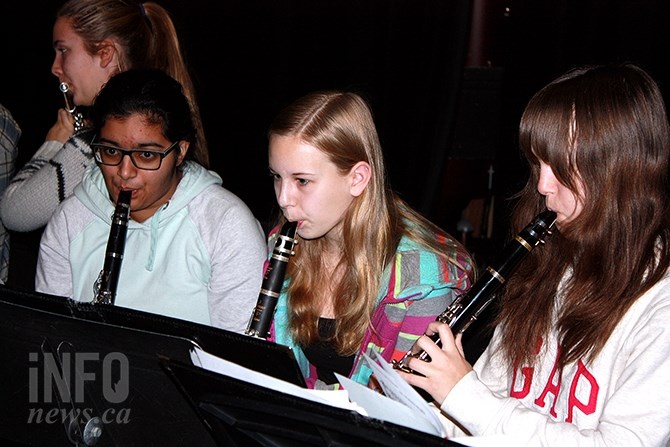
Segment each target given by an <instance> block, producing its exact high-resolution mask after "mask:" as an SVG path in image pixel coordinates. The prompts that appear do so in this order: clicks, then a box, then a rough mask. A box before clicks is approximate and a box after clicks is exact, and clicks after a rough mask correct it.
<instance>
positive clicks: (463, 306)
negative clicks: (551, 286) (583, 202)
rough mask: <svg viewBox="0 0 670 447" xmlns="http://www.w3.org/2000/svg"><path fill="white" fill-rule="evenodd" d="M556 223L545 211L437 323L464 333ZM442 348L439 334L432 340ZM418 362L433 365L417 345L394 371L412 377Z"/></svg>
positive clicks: (550, 214) (542, 241) (550, 213)
mask: <svg viewBox="0 0 670 447" xmlns="http://www.w3.org/2000/svg"><path fill="white" fill-rule="evenodd" d="M555 223H556V213H555V212H553V211H549V210H546V211H543V212H542V213H540V214H538V215H537V216H536V217H535V219H533V221H532V222H531V223H530V224H528V225H527V226H526V227H525V228H524V229H523V230H521V232H520V233H519V234H517V235H516V237H515V238H514V239H513V240H512V241H511V242H510V243H509V244H507V245H506V246H505V248H504V249H503V251H502V253H501V254H500V257H499V258H498V260H497V261H494V262H493V263H492V264H491V265H489V266H488V267H487V268H486V270H485V271H484V273H483V275H482V276H481V277H480V278H479V279H478V280H477V281H476V282H475V283H474V284H473V285H472V287H471V288H470V290H468V292H467V293H465V294H464V295H461V296H459V297H458V298H457V299H456V300H455V301H454V302H453V303H452V304H451V305H450V306H449V307H447V309H446V310H445V311H444V312H442V313H441V314H440V315H438V317H437V321H440V322H442V323H445V324H448V325H449V327H450V328H451V331H452V333H453V334H454V335H456V334H459V333H463V332H465V330H466V329H467V328H468V327H469V326H470V324H472V323H473V322H474V321H475V320H477V317H479V315H480V314H481V313H482V312H483V311H484V309H486V307H488V305H489V304H491V302H492V301H493V300H494V298H495V295H494V293H495V292H496V291H497V290H498V288H500V286H501V285H502V284H503V283H504V282H505V281H506V278H508V277H509V275H511V274H512V273H513V272H514V271H515V270H516V268H517V267H518V265H519V263H520V262H521V261H522V260H523V259H524V258H525V257H526V256H527V255H528V254H529V253H530V252H531V251H532V250H533V249H534V248H535V247H537V246H538V245H539V244H541V243H544V237H545V235H549V234H551V229H552V227H553V226H554V224H555ZM429 337H430V339H431V340H433V341H434V342H435V344H437V345H438V346H441V343H440V339H439V335H438V334H437V333H435V334H433V335H430V336H429ZM411 358H418V359H420V360H423V361H430V357H429V356H428V354H426V352H425V351H423V350H422V349H420V348H419V347H418V346H417V345H416V344H415V345H414V346H413V347H412V348H411V349H410V350H409V351H407V353H406V354H405V355H404V356H403V358H402V359H400V360H399V361H395V360H394V361H393V367H394V368H396V369H400V370H402V371H405V372H409V373H415V374H418V373H416V372H415V371H413V370H412V369H411V368H410V367H409V360H410V359H411Z"/></svg>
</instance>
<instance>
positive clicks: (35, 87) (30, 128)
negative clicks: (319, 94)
mask: <svg viewBox="0 0 670 447" xmlns="http://www.w3.org/2000/svg"><path fill="white" fill-rule="evenodd" d="M158 2H159V3H161V4H163V5H164V6H166V7H167V9H168V10H170V11H171V12H172V14H173V16H174V20H175V22H176V25H177V28H178V31H179V33H180V35H181V39H182V42H183V45H184V49H185V54H186V57H187V60H188V61H189V63H190V66H191V68H192V72H193V75H194V77H195V82H196V89H197V91H198V95H199V101H200V105H201V109H202V114H203V119H204V124H205V129H206V133H207V137H208V140H209V144H210V149H211V160H212V169H214V170H215V171H217V172H218V173H219V174H220V175H221V176H222V177H223V181H224V186H225V187H226V188H228V189H230V190H231V191H233V192H234V193H236V194H237V195H239V196H240V197H241V198H242V199H243V200H245V201H246V202H247V204H248V205H249V207H250V208H251V209H252V211H253V212H254V213H255V215H256V216H257V217H258V219H259V220H260V221H261V222H262V223H264V224H266V223H267V222H268V221H269V219H270V218H271V216H272V215H273V213H274V211H275V209H274V203H275V202H274V194H273V191H272V186H271V183H270V179H269V176H268V175H267V159H266V150H267V147H266V145H267V142H266V139H265V130H266V128H267V126H268V124H269V122H270V120H271V118H272V117H273V116H274V114H275V113H276V112H277V111H278V110H279V109H280V108H281V107H282V106H283V105H285V104H286V103H288V102H290V101H291V100H293V99H295V98H296V97H298V96H300V95H302V94H304V93H307V92H309V91H312V90H316V89H325V88H344V89H350V90H354V91H357V92H359V93H361V94H362V95H363V96H364V97H366V98H367V99H368V100H369V102H370V104H371V106H372V108H373V110H374V114H375V119H376V122H377V125H378V129H379V133H380V137H381V140H382V144H383V147H384V149H385V153H386V157H387V163H388V166H389V174H390V179H391V182H392V185H393V186H394V188H395V189H396V190H397V191H398V192H399V193H400V194H401V195H402V196H403V197H404V198H406V199H407V200H408V201H409V202H410V203H411V204H412V205H414V206H415V207H416V208H418V209H419V210H421V211H422V212H424V213H425V214H426V215H427V216H428V217H430V218H432V219H433V220H435V222H436V223H438V224H439V225H441V226H443V227H444V228H446V229H447V230H449V231H451V232H452V233H457V232H458V230H457V227H456V225H457V222H458V220H459V218H460V217H461V213H462V211H463V210H464V209H465V208H468V207H469V205H470V204H471V203H472V201H473V200H479V199H482V198H484V199H485V198H486V197H488V195H489V190H488V186H489V177H488V174H487V171H488V170H489V169H492V171H493V172H494V174H493V181H492V183H491V186H492V191H491V192H492V193H493V194H494V195H495V197H496V201H495V204H496V207H495V213H494V219H493V225H492V226H493V231H492V234H491V239H490V240H487V241H486V244H485V246H484V248H482V246H481V245H471V247H472V248H473V250H480V249H481V250H482V251H485V250H491V249H492V248H493V249H495V247H497V246H498V245H499V244H501V243H502V240H504V238H505V237H506V236H507V228H506V217H507V216H506V201H505V199H506V197H508V196H509V195H510V194H511V193H512V192H513V191H516V190H517V189H518V188H519V187H520V186H521V185H522V184H523V182H524V176H525V172H524V168H523V166H522V165H521V163H520V159H519V157H518V153H517V149H516V140H515V133H516V126H517V124H518V119H519V116H520V113H521V111H522V109H523V106H524V105H525V103H526V102H527V100H528V99H529V98H530V96H531V95H532V93H534V92H535V91H536V90H537V89H539V88H540V87H541V86H542V85H544V84H545V83H547V82H548V81H550V80H551V79H552V78H554V77H556V76H557V75H559V74H560V73H562V72H563V71H565V70H567V69H568V68H570V67H573V66H575V65H580V64H583V63H599V62H613V61H633V62H637V63H639V64H640V65H642V66H643V67H644V68H646V69H647V70H648V71H649V72H650V73H651V74H652V75H653V76H654V77H655V78H656V79H657V80H658V81H659V82H660V84H661V87H662V88H663V89H664V92H665V93H666V97H667V94H668V92H670V86H669V85H668V84H669V83H670V71H669V70H668V66H667V63H666V59H667V58H668V56H669V55H670V51H669V50H670V48H669V47H670V35H669V34H670V31H669V28H670V27H668V23H670V22H669V21H668V19H669V18H670V14H669V13H668V6H666V3H667V1H662V0H657V1H653V0H608V1H605V0H551V1H549V0H507V1H499V0H232V1H224V0H190V1H184V0H158ZM61 3H62V2H61V1H57V0H51V1H50V0H38V1H34V2H19V1H14V2H11V3H10V2H5V3H4V4H3V11H2V12H0V33H1V34H0V39H1V41H2V42H3V45H4V51H3V68H2V70H1V74H0V76H1V80H2V85H3V88H2V89H1V90H0V102H2V103H3V104H5V105H6V106H7V107H9V108H10V110H11V111H12V112H13V113H14V115H15V118H16V119H17V121H18V122H19V124H20V125H21V127H22V129H23V137H22V140H21V142H20V147H21V155H20V159H19V161H18V163H17V166H18V167H20V166H21V165H22V164H23V163H24V162H25V161H26V160H27V159H28V158H29V157H30V156H31V155H32V153H33V152H34V151H35V150H36V149H37V148H38V147H39V145H40V144H41V142H42V141H43V139H44V135H45V134H46V131H47V129H48V128H49V127H50V126H51V124H52V122H53V121H54V119H55V116H56V109H57V108H58V107H60V106H61V105H62V96H61V94H60V92H59V91H58V89H57V80H56V78H55V77H53V76H52V75H51V74H50V66H51V62H52V60H53V50H52V48H51V27H52V25H53V18H54V13H55V11H56V9H57V8H58V6H60V4H61ZM487 203H488V202H486V201H484V208H485V206H486V204H487ZM475 215H476V214H475ZM474 224H478V222H474ZM39 234H40V232H39V231H37V232H34V233H29V234H12V237H13V239H12V240H13V243H14V245H13V247H14V252H13V253H12V256H13V258H12V261H13V263H12V266H11V271H12V273H11V275H12V276H11V277H10V281H12V282H13V283H14V284H15V285H19V286H25V287H31V284H32V269H33V268H34V259H35V258H34V254H35V250H36V246H37V241H38V240H39ZM482 259H483V258H482Z"/></svg>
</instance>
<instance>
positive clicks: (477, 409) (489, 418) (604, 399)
mask: <svg viewBox="0 0 670 447" xmlns="http://www.w3.org/2000/svg"><path fill="white" fill-rule="evenodd" d="M669 286H670V279H668V277H666V278H665V279H663V280H662V281H660V282H659V283H658V284H656V285H655V286H654V287H653V288H651V289H650V290H649V291H648V292H647V293H645V294H644V295H643V296H642V297H640V298H639V299H638V300H637V301H636V302H635V303H634V304H633V306H632V307H631V308H630V309H629V311H628V312H627V313H626V315H625V316H624V318H623V319H622V321H620V322H619V324H618V325H617V326H616V328H615V330H614V332H613V333H612V335H611V336H610V338H609V340H608V341H607V343H606V345H605V346H604V348H603V350H602V351H601V353H600V354H599V355H598V356H597V357H596V358H595V360H594V361H593V362H592V363H591V364H585V362H583V361H578V362H575V363H574V364H570V365H567V367H566V368H565V369H564V371H563V374H562V377H559V375H558V373H557V372H556V371H555V363H556V357H557V338H556V334H552V336H551V338H550V339H549V340H547V341H544V343H543V345H542V348H541V349H542V351H541V359H542V360H541V362H540V366H539V368H535V369H532V368H528V367H523V366H522V367H521V368H516V369H515V370H514V371H513V372H512V371H510V370H509V368H508V367H507V365H506V364H505V363H504V362H503V360H502V357H501V355H500V351H499V349H498V345H499V341H500V340H499V335H500V334H499V332H498V331H497V330H496V333H495V334H494V337H493V339H492V340H491V343H490V344H489V346H488V347H487V349H486V351H485V352H484V354H483V355H482V356H481V357H480V358H479V360H478V361H477V363H476V364H475V365H474V371H471V372H470V373H469V374H468V375H466V376H465V377H464V378H463V379H461V381H459V382H458V383H457V384H456V386H455V387H454V388H453V389H452V391H451V392H450V393H449V395H448V396H447V399H446V400H445V401H444V402H443V404H442V407H441V409H442V411H443V413H445V414H447V415H449V417H450V418H452V419H453V420H455V421H458V423H459V424H461V425H462V427H464V428H465V429H466V430H467V431H469V432H470V434H472V435H475V436H486V435H508V436H510V437H512V438H514V439H515V442H516V443H517V444H518V445H524V446H525V445H533V446H534V445H542V446H622V447H624V446H625V447H634V446H645V447H651V446H669V445H670V288H669ZM519 311H520V312H523V309H520V310H519ZM519 342H520V343H523V342H525V341H524V340H519ZM510 396H511V397H510ZM443 420H444V423H445V425H446V426H447V429H448V430H449V431H450V436H460V435H461V434H462V433H463V432H462V431H461V430H459V429H458V428H456V426H455V425H454V424H453V423H452V422H451V421H449V420H447V419H446V418H443Z"/></svg>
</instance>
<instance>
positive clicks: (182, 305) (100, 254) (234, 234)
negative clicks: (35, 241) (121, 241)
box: [35, 162, 267, 332]
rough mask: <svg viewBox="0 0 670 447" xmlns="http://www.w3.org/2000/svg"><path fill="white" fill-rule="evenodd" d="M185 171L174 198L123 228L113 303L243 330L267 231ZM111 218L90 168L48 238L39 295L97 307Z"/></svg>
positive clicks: (226, 195)
mask: <svg viewBox="0 0 670 447" xmlns="http://www.w3.org/2000/svg"><path fill="white" fill-rule="evenodd" d="M182 169H183V174H184V175H183V177H182V179H181V181H180V182H179V185H178V186H177V190H176V191H175V193H174V195H173V196H172V198H171V200H170V201H169V202H168V203H166V204H165V205H164V206H163V207H161V208H160V209H159V210H158V211H157V212H156V213H155V214H154V215H153V216H152V217H151V218H149V219H147V220H146V221H145V222H142V223H138V222H135V221H133V220H130V222H129V225H128V231H127V237H126V244H125V253H124V258H123V263H122V267H121V273H120V275H119V285H118V289H117V294H116V301H115V304H116V305H118V306H125V307H130V308H133V309H138V310H142V311H147V312H153V313H158V314H162V315H167V316H170V317H176V318H181V319H184V320H189V321H194V322H197V323H203V324H209V325H213V326H217V327H221V328H223V329H227V330H232V331H235V332H243V331H244V330H245V329H246V326H247V324H248V321H249V318H250V316H251V313H252V311H253V308H254V306H255V304H256V301H257V298H258V292H259V290H260V286H261V281H262V273H263V262H264V260H265V258H266V253H267V249H266V245H265V237H264V234H263V231H262V229H261V226H260V224H259V223H258V221H257V220H256V219H255V218H254V216H253V214H252V213H251V211H250V210H249V208H248V207H247V206H246V205H245V204H244V203H243V202H242V201H241V200H240V199H239V198H238V197H237V196H235V195H234V194H232V193H231V192H229V191H227V190H226V189H224V188H222V187H221V178H220V177H219V176H218V175H217V174H215V173H214V172H212V171H208V170H206V169H205V168H203V167H202V166H200V165H198V164H196V163H193V162H186V163H185V164H184V165H183V168H182ZM113 212H114V204H113V202H112V201H111V200H110V199H109V194H108V192H107V188H106V187H105V183H104V180H103V177H102V173H101V172H100V169H99V168H98V167H97V166H96V165H92V166H90V167H89V168H88V169H87V170H86V173H85V174H84V178H83V180H82V182H81V184H80V185H79V186H77V187H76V188H75V191H74V195H73V196H72V197H70V198H68V199H66V200H65V201H64V202H63V203H62V204H61V205H60V207H59V208H58V209H57V210H56V212H55V214H54V216H53V217H52V218H51V220H50V222H49V224H48V225H47V227H46V229H45V231H44V234H43V236H42V241H41V244H40V254H39V259H38V265H37V275H36V280H35V286H36V289H37V290H38V291H40V292H45V293H50V294H54V295H61V296H67V297H71V298H74V299H75V300H78V301H91V300H92V299H93V297H94V291H93V285H94V283H95V281H96V279H97V277H98V275H99V273H100V270H101V269H102V266H103V263H104V258H105V249H106V245H107V240H108V238H109V231H110V226H111V216H112V214H113Z"/></svg>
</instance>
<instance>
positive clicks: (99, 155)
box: [91, 140, 181, 171]
mask: <svg viewBox="0 0 670 447" xmlns="http://www.w3.org/2000/svg"><path fill="white" fill-rule="evenodd" d="M180 141H181V140H177V141H175V142H174V143H172V144H171V145H170V146H168V147H167V149H166V150H165V151H163V152H158V151H147V150H143V149H123V148H120V147H116V146H112V145H109V144H103V143H95V142H93V143H91V149H93V154H94V156H95V161H96V162H98V163H100V164H102V165H105V166H118V165H120V164H121V161H122V160H123V157H125V156H126V155H127V156H129V157H130V160H131V161H132V162H133V164H134V165H135V167H136V168H137V169H143V170H145V171H156V170H158V169H160V167H161V163H162V162H163V159H164V158H165V157H167V155H168V154H169V153H170V152H172V151H173V150H174V149H175V148H176V147H177V145H178V143H179V142H180Z"/></svg>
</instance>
